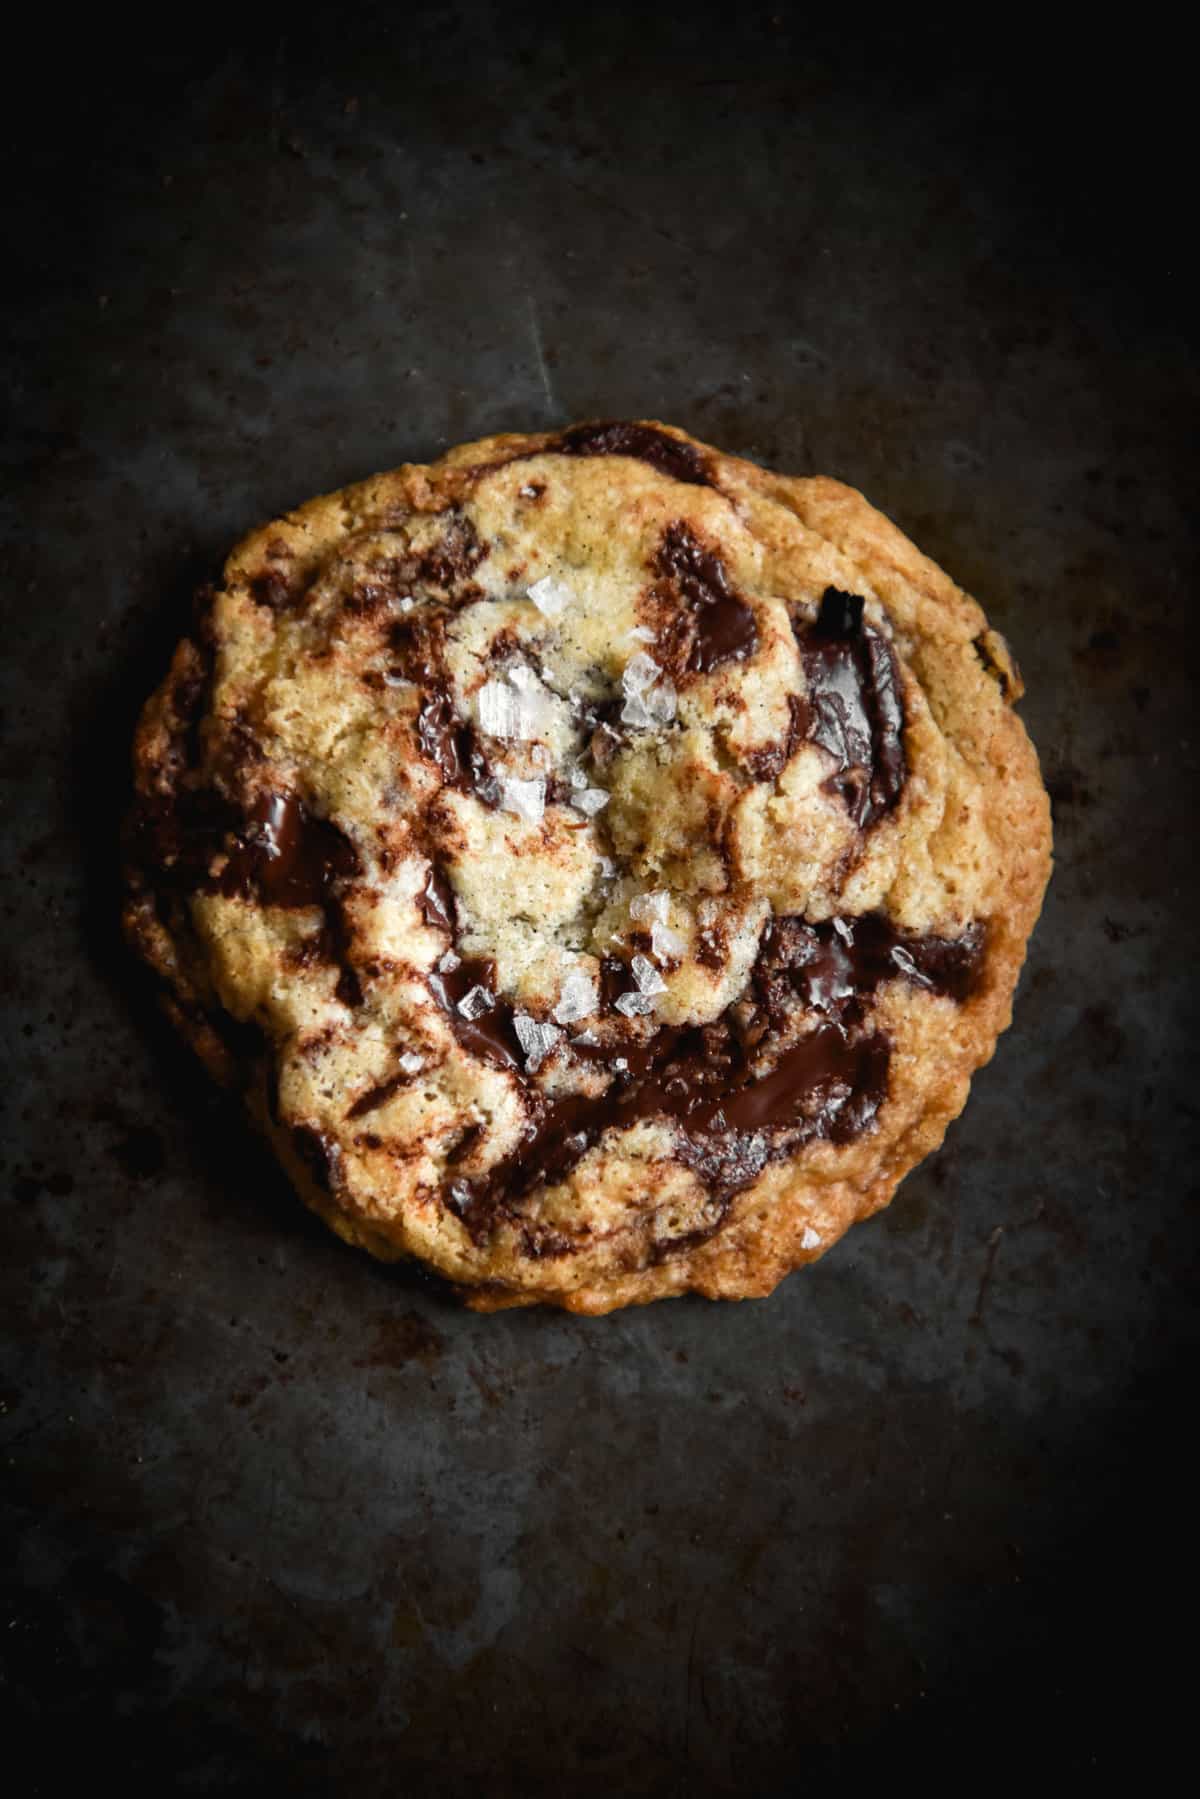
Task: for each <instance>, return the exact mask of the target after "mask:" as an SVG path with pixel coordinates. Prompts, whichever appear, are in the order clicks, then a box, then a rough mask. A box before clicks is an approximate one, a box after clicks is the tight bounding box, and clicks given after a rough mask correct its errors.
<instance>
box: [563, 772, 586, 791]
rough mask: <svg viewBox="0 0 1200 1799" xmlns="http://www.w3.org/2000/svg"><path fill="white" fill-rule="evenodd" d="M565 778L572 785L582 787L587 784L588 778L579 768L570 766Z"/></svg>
mask: <svg viewBox="0 0 1200 1799" xmlns="http://www.w3.org/2000/svg"><path fill="white" fill-rule="evenodd" d="M567 779H568V780H569V781H570V783H571V785H572V787H579V788H583V787H586V786H587V784H588V778H587V776H586V775H585V774H584V772H583V770H582V769H581V768H572V769H571V770H570V771H569V772H568V775H567Z"/></svg>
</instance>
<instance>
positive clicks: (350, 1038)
mask: <svg viewBox="0 0 1200 1799" xmlns="http://www.w3.org/2000/svg"><path fill="white" fill-rule="evenodd" d="M1020 692H1021V682H1020V676H1019V674H1018V672H1017V669H1016V666H1015V664H1014V662H1013V660H1012V658H1011V656H1010V655H1009V653H1008V650H1007V648H1006V646H1005V643H1004V640H1003V639H1002V638H1001V637H1000V636H999V635H998V634H997V633H996V632H995V631H993V630H991V629H989V626H988V623H987V620H986V618H985V617H984V615H983V613H982V611H981V610H980V608H979V607H978V606H977V605H976V603H975V601H974V600H972V599H970V598H968V597H967V595H966V594H964V593H962V592H961V591H960V590H959V589H958V588H957V587H956V586H955V585H954V584H953V582H952V581H950V580H949V579H948V577H947V576H946V575H944V574H943V573H942V572H941V571H940V570H939V569H938V568H936V567H935V566H934V564H933V563H931V562H930V561H929V560H928V559H927V558H926V557H924V556H923V555H921V553H920V552H919V551H918V550H917V549H915V548H914V547H913V545H912V544H911V543H909V542H908V540H907V539H906V538H905V537H904V536H902V535H901V533H900V532H899V531H898V530H897V529H896V528H895V527H894V526H893V525H891V524H890V523H889V522H888V520H887V519H885V518H884V517H883V516H882V515H881V514H880V513H878V512H876V511H875V510H874V508H873V507H871V506H869V505H868V504H867V502H866V501H865V500H864V499H863V498H862V496H861V495H860V494H858V493H856V492H854V491H853V490H852V489H850V488H847V487H843V486H840V485H839V484H838V483H837V482H835V481H830V480H825V479H821V478H816V479H799V478H794V477H789V476H782V475H775V474H772V473H769V472H768V471H766V470H764V469H761V468H758V467H756V466H754V465H753V464H751V463H748V462H743V461H740V460H738V459H737V458H735V457H731V456H726V455H723V454H721V453H720V452H719V451H717V450H714V449H711V448H709V447H707V446H706V445H704V444H700V443H697V442H695V441H694V440H693V439H691V438H689V437H687V436H685V435H684V434H683V433H682V432H679V431H675V430H673V429H671V428H670V427H668V426H665V425H661V424H655V423H641V424H612V425H589V426H580V427H576V428H575V429H574V430H572V431H569V432H566V433H564V434H560V435H558V436H548V435H546V436H530V437H517V436H508V437H494V438H488V439H485V440H484V441H482V442H479V443H474V444H468V445H465V446H463V447H462V448H459V449H456V450H454V451H452V452H451V453H450V454H449V455H448V456H446V457H444V458H443V459H442V460H441V461H440V462H438V463H435V464H433V465H432V466H431V467H417V466H406V467H403V468H400V469H398V470H396V471H395V472H394V473H391V474H386V475H380V476H378V477H376V478H375V479H373V480H370V481H365V482H363V483H362V484H361V485H359V486H356V487H351V488H347V489H346V490H345V491H343V492H341V493H335V494H332V495H329V496H327V497H325V498H322V499H317V500H314V501H312V502H311V504H309V505H307V506H304V507H302V508H301V509H300V510H299V511H297V512H293V513H290V514H289V515H288V516H287V517H286V518H283V519H279V520H277V521H276V522H275V523H273V524H271V525H268V526H267V527H266V528H265V529H263V530H261V531H257V532H255V533H254V534H253V535H252V536H250V537H249V538H247V539H246V541H245V542H244V543H243V544H241V546H240V547H239V548H238V549H237V550H236V551H235V552H234V554H233V555H232V557H231V558H230V560H229V562H228V565H227V566H226V569H225V574H224V580H223V583H222V585H221V587H220V588H219V590H218V591H215V592H211V593H207V594H205V595H203V596H202V597H201V601H200V603H199V606H198V614H197V622H196V626H195V629H194V632H193V634H192V635H191V636H190V637H188V638H187V639H186V640H185V641H184V642H183V643H181V644H180V646H179V648H178V650H177V651H176V654H175V658H174V661H173V663H172V665H171V670H170V673H169V675H168V676H167V679H166V681H165V682H164V683H163V685H162V687H161V688H160V689H159V690H158V692H157V693H156V694H154V696H153V697H152V698H151V700H150V701H149V703H148V705H147V706H146V709H145V712H144V714H143V717H142V720H141V723H140V727H139V729H138V733H137V738H136V745H135V758H134V761H135V779H136V792H137V799H136V804H135V808H134V812H133V816H132V818H131V822H130V827H129V833H128V854H127V867H128V897H127V904H126V912H125V919H126V926H127V930H128V934H129V937H130V940H131V941H132V943H133V944H134V945H135V947H136V948H137V950H138V952H139V953H140V954H141V956H142V957H143V958H144V959H145V960H146V962H148V963H149V965H150V967H151V968H152V969H153V970H154V971H155V973H156V974H157V976H158V977H159V979H160V981H161V984H162V990H163V995H164V1001H165V1004H166V1005H167V1007H168V1009H169V1010H170V1012H171V1014H172V1015H173V1017H174V1018H175V1020H176V1022H177V1023H178V1025H179V1027H180V1028H181V1029H182V1030H183V1031H184V1032H185V1034H186V1035H187V1036H188V1037H189V1039H190V1040H191V1042H192V1043H193V1044H194V1046H195V1048H196V1049H197V1050H198V1052H199V1054H200V1055H201V1057H202V1058H203V1060H204V1062H205V1063H206V1064H207V1066H208V1068H209V1069H210V1071H211V1072H212V1073H213V1075H215V1076H216V1077H217V1078H218V1079H219V1080H220V1081H222V1082H223V1083H225V1084H227V1085H230V1086H232V1087H236V1088H237V1089H238V1090H240V1091H241V1092H242V1093H243V1094H244V1096H245V1099H246V1102H247V1104H248V1106H249V1109H250V1111H251V1114H252V1115H253V1117H254V1119H255V1120H256V1121H257V1123H258V1125H259V1126H260V1128H261V1129H262V1130H263V1131H264V1132H265V1133H266V1135H267V1136H268V1137H269V1139H270V1140H271V1142H272V1144H273V1145H274V1147H275V1149H276V1151H277V1153H278V1155H279V1158H280V1160H281V1161H282V1163H283V1164H284V1166H285V1168H286V1169H287V1171H288V1173H289V1175H290V1176H291V1178H292V1180H293V1181H294V1183H295V1185H296V1187H297V1189H298V1190H299V1192H300V1193H301V1195H302V1196H303V1198H304V1199H305V1201H306V1202H307V1203H308V1204H309V1205H310V1206H311V1207H312V1208H313V1209H314V1210H315V1211H316V1212H318V1213H319V1214H320V1215H321V1216H322V1217H323V1218H325V1219H326V1220H327V1222H328V1223H329V1224H330V1225H331V1226H332V1227H333V1229H334V1230H336V1231H337V1232H338V1233H339V1235H341V1236H342V1237H344V1238H345V1239H346V1240H347V1241H349V1242H351V1243H356V1244H360V1245H361V1246H362V1247H363V1248H365V1249H367V1250H369V1251H371V1253H372V1254H374V1255H376V1256H380V1257H384V1258H397V1257H414V1258H416V1259H417V1260H419V1261H420V1262H422V1263H424V1264H425V1265H426V1266H427V1267H429V1268H431V1269H433V1270H435V1271H436V1272H438V1273H439V1274H440V1275H442V1276H444V1277H445V1278H446V1279H447V1280H449V1281H451V1282H453V1283H455V1284H456V1285H457V1286H458V1287H459V1288H460V1289H461V1291H462V1294H463V1296H464V1297H465V1298H466V1300H467V1302H468V1304H470V1305H472V1306H475V1307H477V1308H479V1309H481V1310H490V1309H497V1308H501V1307H506V1306H514V1305H529V1304H533V1303H537V1302H543V1303H547V1304H553V1305H558V1306H564V1307H567V1308H569V1309H570V1310H572V1311H578V1312H589V1313H591V1312H595V1313H599V1312H607V1311H610V1310H612V1309H614V1308H615V1307H618V1306H624V1305H630V1304H634V1303H641V1302H644V1301H647V1300H651V1299H658V1298H661V1297H664V1296H667V1295H671V1294H678V1293H683V1292H689V1291H692V1292H699V1293H703V1294H707V1295H708V1296H710V1297H712V1298H726V1299H740V1298H746V1297H750V1296H757V1295H762V1294H766V1293H769V1292H771V1290H772V1289H773V1288H774V1287H775V1285H776V1284H777V1282H778V1281H779V1280H780V1279H781V1277H782V1276H783V1275H785V1274H786V1273H787V1272H788V1271H789V1270H790V1269H792V1268H795V1267H796V1266H797V1265H798V1264H800V1263H802V1262H807V1261H811V1260H813V1259H814V1258H815V1257H817V1256H819V1255H820V1254H822V1252H823V1251H824V1250H826V1249H828V1248H829V1246H830V1244H832V1243H834V1242H835V1241H836V1240H837V1239H838V1238H839V1237H840V1236H841V1235H842V1233H843V1232H844V1231H845V1230H846V1228H847V1227H848V1226H849V1225H850V1224H852V1223H853V1222H854V1220H855V1219H858V1218H864V1217H866V1216H868V1215H869V1214H870V1213H872V1212H875V1211H877V1210H878V1209H879V1208H880V1207H881V1206H883V1205H886V1203H887V1202H888V1200H889V1199H890V1198H891V1196H892V1194H893V1192H894V1191H895V1188H896V1185H897V1183H898V1182H899V1180H900V1179H901V1178H902V1176H903V1175H904V1174H905V1173H906V1172H907V1170H908V1169H910V1168H911V1167H912V1166H913V1165H914V1163H916V1162H918V1161H919V1160H920V1159H921V1158H922V1157H923V1156H926V1155H928V1153H929V1152H930V1151H931V1150H932V1149H934V1148H936V1147H937V1145H938V1144H939V1143H940V1142H941V1140H942V1137H943V1134H944V1132H945V1130H946V1126H947V1124H948V1123H949V1121H950V1120H951V1119H952V1118H954V1117H955V1116H956V1114H957V1113H958V1112H959V1111H960V1110H961V1108H962V1106H963V1103H964V1101H965V1099H966V1095H967V1088H968V1083H969V1080H970V1076H971V1074H972V1072H973V1071H974V1069H976V1068H977V1067H979V1066H980V1064H981V1063H983V1062H985V1061H986V1060H987V1059H988V1057H989V1056H990V1055H991V1053H992V1050H993V1048H994V1046H995V1042H996V1038H997V1036H998V1034H999V1033H1000V1032H1001V1031H1002V1030H1003V1029H1004V1028H1005V1026H1006V1025H1007V1024H1008V1022H1009V1018H1010V1011H1011V1001H1012V994H1013V989H1014V987H1015V984H1016V981H1017V977H1018V974H1019V971H1020V967H1021V963H1022V960H1023V958H1024V954H1025V944H1026V940H1027V938H1028V936H1029V933H1030V930H1031V929H1032V927H1033V924H1034V921H1035V919H1036V917H1037V914H1038V910H1039V908H1040V905H1041V901H1042V894H1043V891H1044V888H1045V885H1046V881H1047V878H1048V876H1049V870H1050V822H1049V808H1048V805H1047V800H1046V795H1045V791H1044V789H1043V787H1042V783H1041V779H1040V777H1039V772H1038V764H1037V758H1036V755H1035V753H1034V750H1033V748H1032V745H1031V744H1030V742H1029V739H1028V737H1027V736H1026V734H1025V731H1024V729H1023V727H1022V725H1021V724H1020V722H1019V720H1018V719H1017V717H1016V715H1015V713H1014V711H1013V709H1012V708H1013V704H1014V702H1015V700H1016V699H1017V698H1018V697H1019V695H1020Z"/></svg>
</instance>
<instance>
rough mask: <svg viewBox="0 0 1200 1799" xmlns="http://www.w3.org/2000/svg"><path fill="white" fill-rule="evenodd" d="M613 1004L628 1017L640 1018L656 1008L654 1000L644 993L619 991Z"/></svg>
mask: <svg viewBox="0 0 1200 1799" xmlns="http://www.w3.org/2000/svg"><path fill="white" fill-rule="evenodd" d="M613 1004H614V1005H615V1006H616V1008H617V1011H618V1012H622V1013H624V1015H625V1017H626V1018H639V1017H642V1016H644V1015H645V1013H647V1012H653V1010H654V1001H653V1000H652V999H647V997H646V995H645V994H644V993H618V995H617V997H616V999H615V1000H614V1001H613ZM614 1066H615V1064H614Z"/></svg>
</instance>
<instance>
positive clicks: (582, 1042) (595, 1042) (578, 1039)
mask: <svg viewBox="0 0 1200 1799" xmlns="http://www.w3.org/2000/svg"><path fill="white" fill-rule="evenodd" d="M554 1016H555V1017H556V1018H557V1017H558V1013H557V1012H556V1013H555V1014H554ZM571 1042H572V1044H574V1045H576V1046H577V1047H578V1048H579V1049H599V1047H600V1039H599V1037H597V1035H596V1033H595V1031H580V1032H579V1034H578V1036H575V1037H572V1039H571Z"/></svg>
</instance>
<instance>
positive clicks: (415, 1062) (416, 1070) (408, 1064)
mask: <svg viewBox="0 0 1200 1799" xmlns="http://www.w3.org/2000/svg"><path fill="white" fill-rule="evenodd" d="M396 1060H397V1062H398V1064H399V1067H400V1072H401V1074H420V1072H421V1070H422V1069H423V1068H424V1066H425V1058H424V1056H418V1055H417V1053H416V1051H415V1050H411V1049H406V1050H405V1051H404V1054H403V1055H402V1056H397V1058H396Z"/></svg>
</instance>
